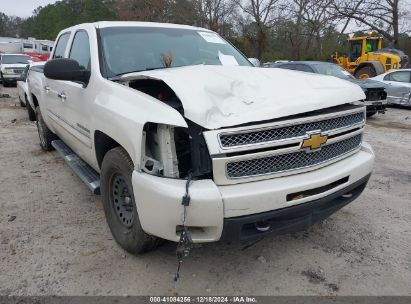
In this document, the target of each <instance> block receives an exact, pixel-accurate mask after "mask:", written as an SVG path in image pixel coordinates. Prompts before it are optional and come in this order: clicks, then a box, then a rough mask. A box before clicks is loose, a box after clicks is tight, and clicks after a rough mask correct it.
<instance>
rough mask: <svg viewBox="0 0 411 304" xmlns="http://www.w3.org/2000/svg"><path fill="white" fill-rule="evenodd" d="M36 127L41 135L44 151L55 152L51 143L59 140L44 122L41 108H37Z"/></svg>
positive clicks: (41, 144) (41, 145)
mask: <svg viewBox="0 0 411 304" xmlns="http://www.w3.org/2000/svg"><path fill="white" fill-rule="evenodd" d="M36 125H37V131H38V133H39V139H40V147H41V148H42V149H43V150H44V151H51V150H53V146H52V145H51V142H52V141H53V140H55V139H57V136H56V135H55V134H54V133H53V132H51V131H50V129H49V128H48V127H47V125H46V123H45V122H44V119H43V116H42V115H41V111H40V107H37V108H36Z"/></svg>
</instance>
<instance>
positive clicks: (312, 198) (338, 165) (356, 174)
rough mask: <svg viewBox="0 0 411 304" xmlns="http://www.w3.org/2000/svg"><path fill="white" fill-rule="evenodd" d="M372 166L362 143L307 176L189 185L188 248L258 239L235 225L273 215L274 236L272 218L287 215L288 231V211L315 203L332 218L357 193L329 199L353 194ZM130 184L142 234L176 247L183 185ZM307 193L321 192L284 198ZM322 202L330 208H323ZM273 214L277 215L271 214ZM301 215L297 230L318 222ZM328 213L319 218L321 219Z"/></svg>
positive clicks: (163, 181)
mask: <svg viewBox="0 0 411 304" xmlns="http://www.w3.org/2000/svg"><path fill="white" fill-rule="evenodd" d="M373 164H374V153H373V151H372V149H371V147H370V146H369V145H368V144H367V143H363V146H362V148H361V150H360V151H359V152H357V153H355V154H354V155H351V156H349V157H347V158H345V159H343V160H340V161H338V162H335V163H333V164H330V165H328V166H325V167H322V168H320V169H316V170H313V171H310V172H305V173H300V174H295V175H290V176H285V177H278V178H273V179H267V180H261V181H253V182H249V183H241V184H234V185H225V186H217V185H216V184H215V183H214V182H213V181H212V180H198V181H194V182H193V183H192V184H191V186H190V188H189V193H190V196H191V203H190V206H188V207H187V217H186V226H188V227H189V229H190V231H191V233H192V237H193V241H194V242H213V241H218V240H220V239H224V240H227V239H240V240H241V239H244V238H245V239H252V238H255V237H260V236H261V235H259V234H257V235H255V236H254V235H249V234H248V232H247V234H246V235H245V236H244V235H242V233H239V232H238V231H239V230H240V231H242V229H243V228H242V227H243V226H244V224H243V223H241V224H238V223H239V222H238V220H241V221H242V220H244V219H245V220H246V224H250V223H251V224H252V225H254V224H253V223H254V222H255V221H254V220H257V222H259V221H260V218H259V217H260V216H262V217H263V220H265V219H268V218H269V217H271V215H275V216H274V217H273V221H271V222H273V223H272V225H271V227H273V228H272V232H276V231H277V230H276V229H275V227H277V226H276V224H275V222H276V221H277V220H278V217H277V215H278V214H282V212H284V210H291V211H292V212H291V216H290V217H289V218H287V217H286V218H284V221H283V222H282V223H281V224H278V225H281V226H283V227H284V225H286V226H290V227H291V226H292V225H293V222H295V220H296V219H295V218H294V214H295V213H294V210H299V209H294V208H295V207H299V206H307V209H306V208H304V210H311V209H310V208H308V206H309V205H308V204H314V202H316V201H320V202H321V203H318V204H320V205H318V206H320V207H319V208H320V209H321V210H322V209H328V208H330V209H329V211H331V210H332V212H334V211H336V210H338V209H339V208H341V207H342V206H343V205H345V204H348V203H349V202H350V201H352V200H354V199H355V197H356V196H358V195H359V193H360V192H361V191H359V193H358V195H354V194H353V196H352V199H351V200H343V202H340V201H339V200H338V199H337V200H335V198H337V197H339V196H341V195H342V194H345V193H347V192H349V191H354V190H353V189H354V188H356V186H357V185H358V184H362V183H364V178H365V177H367V178H368V176H369V175H370V173H371V171H372V168H373ZM342 179H346V180H345V181H344V183H342V184H338V185H337V186H335V187H332V188H327V189H323V188H324V187H325V186H326V185H329V184H330V183H334V182H336V181H340V180H342ZM132 182H133V188H134V193H135V198H136V204H137V211H138V214H139V219H140V223H141V226H142V228H143V230H144V231H146V232H147V233H149V234H152V235H155V236H158V237H161V238H163V239H167V240H171V241H175V242H177V241H178V240H179V232H178V229H179V226H180V225H181V224H182V220H183V206H182V205H181V200H182V197H183V195H184V193H185V184H186V181H185V180H179V179H169V178H162V177H157V176H152V175H149V174H146V173H142V172H138V171H134V172H133V177H132ZM364 186H365V184H364ZM312 189H323V190H321V191H319V192H318V191H317V192H315V193H311V194H310V195H308V196H303V197H301V198H294V199H292V200H289V199H287V196H288V195H290V194H295V193H300V192H304V191H311V190H312ZM356 193H357V192H356ZM334 194H335V195H334ZM324 202H326V203H327V204H330V205H327V206H325V205H323V203H324ZM344 203H345V204H344ZM324 204H325V203H324ZM316 206H317V205H316ZM289 208H292V209H289ZM281 210H283V211H281ZM277 211H278V212H280V213H275V212H277ZM307 212H308V213H307V214H305V216H306V217H307V218H308V220H304V223H302V224H301V223H300V224H299V226H301V227H302V226H303V227H306V226H307V223H308V224H310V223H313V222H314V220H318V219H320V217H317V215H314V216H313V214H311V215H310V214H309V213H310V212H311V211H307ZM315 212H317V211H315ZM315 212H314V213H315ZM332 212H331V213H332ZM311 213H313V212H311ZM331 213H329V212H328V211H325V212H322V217H321V218H325V217H327V216H329V215H330V214H331ZM266 215H268V217H267V218H266ZM253 221H254V222H253ZM230 223H231V224H230ZM244 223H245V222H244ZM233 227H234V228H233ZM239 227H240V228H239ZM247 227H248V226H247ZM230 231H236V232H235V233H233V232H230ZM290 231H291V229H290Z"/></svg>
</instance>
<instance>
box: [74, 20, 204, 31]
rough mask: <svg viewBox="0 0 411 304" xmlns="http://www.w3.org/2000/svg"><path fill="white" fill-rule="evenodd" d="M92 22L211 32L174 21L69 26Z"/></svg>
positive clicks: (117, 22)
mask: <svg viewBox="0 0 411 304" xmlns="http://www.w3.org/2000/svg"><path fill="white" fill-rule="evenodd" d="M90 24H92V25H93V26H94V27H96V28H106V27H123V26H124V27H127V26H136V27H137V26H139V27H163V28H164V27H165V28H179V29H188V30H201V31H207V32H211V31H210V30H209V29H205V28H202V27H195V26H190V25H182V24H174V23H159V22H143V21H99V22H94V23H83V24H78V25H75V26H72V27H70V28H67V29H66V30H68V29H71V28H78V27H81V26H84V25H90Z"/></svg>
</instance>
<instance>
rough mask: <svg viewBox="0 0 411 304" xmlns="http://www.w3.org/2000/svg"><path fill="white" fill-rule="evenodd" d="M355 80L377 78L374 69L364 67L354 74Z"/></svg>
mask: <svg viewBox="0 0 411 304" xmlns="http://www.w3.org/2000/svg"><path fill="white" fill-rule="evenodd" d="M354 76H355V78H358V79H366V78H371V77H375V76H377V73H376V72H375V69H374V68H373V67H371V66H364V67H362V68H359V69H358V70H357V71H356V72H355V74H354Z"/></svg>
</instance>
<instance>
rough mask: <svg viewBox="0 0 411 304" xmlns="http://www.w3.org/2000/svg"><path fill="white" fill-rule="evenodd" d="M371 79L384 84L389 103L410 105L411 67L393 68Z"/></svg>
mask: <svg viewBox="0 0 411 304" xmlns="http://www.w3.org/2000/svg"><path fill="white" fill-rule="evenodd" d="M372 79H373V80H377V81H381V82H383V83H384V84H386V90H387V94H388V97H387V100H388V103H389V104H398V105H402V106H411V69H403V70H400V71H396V70H393V71H390V72H387V73H384V74H381V75H378V76H377V77H374V78H372Z"/></svg>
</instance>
